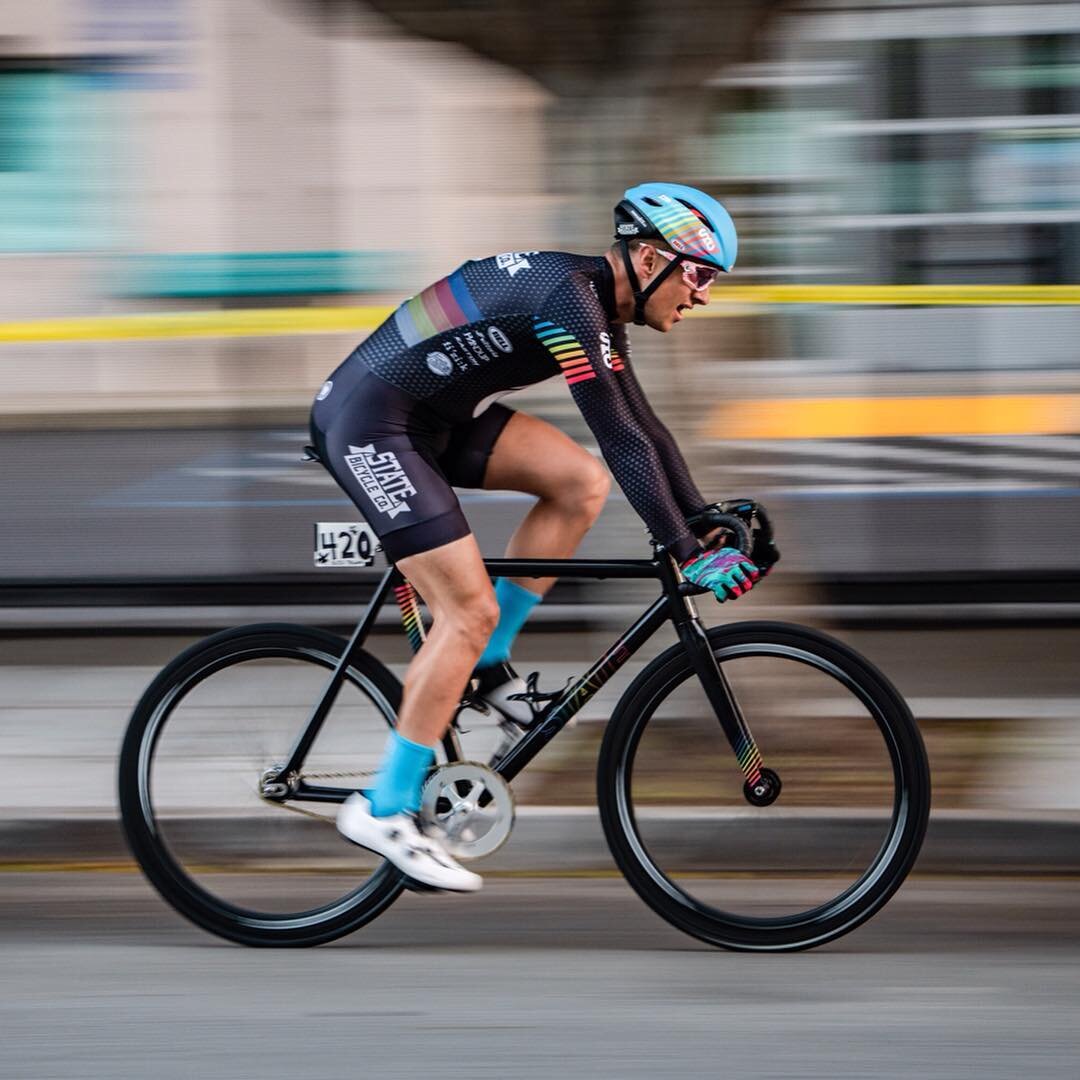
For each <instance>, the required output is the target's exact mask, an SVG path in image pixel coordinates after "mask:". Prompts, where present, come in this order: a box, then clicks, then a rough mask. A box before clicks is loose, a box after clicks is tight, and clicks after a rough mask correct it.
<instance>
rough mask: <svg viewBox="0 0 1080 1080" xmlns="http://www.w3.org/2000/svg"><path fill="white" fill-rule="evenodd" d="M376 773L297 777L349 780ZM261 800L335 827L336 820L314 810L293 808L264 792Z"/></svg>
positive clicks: (303, 776) (342, 773)
mask: <svg viewBox="0 0 1080 1080" xmlns="http://www.w3.org/2000/svg"><path fill="white" fill-rule="evenodd" d="M374 776H375V774H374V773H362V772H313V773H299V774H298V775H297V779H298V780H347V779H349V777H360V778H361V779H362V778H364V777H374ZM259 798H260V799H262V801H263V802H264V803H266V804H267V805H269V806H273V807H276V808H277V809H278V810H288V811H289V813H290V814H300V815H301V816H302V817H308V818H314V819H315V820H316V821H322V822H324V823H325V824H327V825H333V824H334V819H333V818H332V817H327V816H326V815H325V814H317V813H315V811H314V810H306V809H304V807H302V806H291V805H290V804H289V803H287V802H279V801H278V800H277V799H268V798H267V797H266V796H265V795H263V794H262V792H261V791H260V792H259Z"/></svg>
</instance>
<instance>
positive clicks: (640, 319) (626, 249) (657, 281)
mask: <svg viewBox="0 0 1080 1080" xmlns="http://www.w3.org/2000/svg"><path fill="white" fill-rule="evenodd" d="M619 249H620V250H621V251H622V257H623V266H625V267H626V276H627V278H628V279H629V281H630V289H631V291H632V292H633V294H634V325H635V326H644V325H645V305H646V304H647V303H648V301H649V297H650V296H652V294H653V293H654V292H656V290H657V289H658V288H660V286H661V285H662V284H663V283H664V281H665V280H666V279H667V276H668V274H671V273H674V272H675V270H677V269H678V268H679V267H680V266H681V265H682V259H673V260H672V261H671V262H669V263H668V264H667V265H666V266H665V267H664V269H663V270H661V271H660V273H659V274H657V275H656V277H655V278H653V280H652V281H651V282H650V283H649V285H648V286H647V287H646V288H645V289H642V287H641V282H640V281H639V280H638V276H637V270H635V269H634V260H633V259H631V258H630V242H629V241H628V240H627V239H626V238H625V237H620V238H619Z"/></svg>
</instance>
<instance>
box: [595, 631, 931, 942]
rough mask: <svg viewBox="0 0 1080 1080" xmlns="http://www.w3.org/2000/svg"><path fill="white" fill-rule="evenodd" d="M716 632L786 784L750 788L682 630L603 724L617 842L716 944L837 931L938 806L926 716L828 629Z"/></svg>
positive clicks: (891, 887)
mask: <svg viewBox="0 0 1080 1080" xmlns="http://www.w3.org/2000/svg"><path fill="white" fill-rule="evenodd" d="M708 635H709V640H710V642H711V644H712V649H713V654H714V655H715V657H716V660H717V662H718V664H719V667H720V670H721V671H722V672H723V674H724V676H725V678H726V679H727V682H728V686H729V687H730V689H731V692H732V694H733V695H734V698H735V700H736V701H737V702H738V705H739V708H740V710H741V712H742V714H743V717H744V718H745V720H746V723H747V726H748V727H749V729H750V731H751V732H752V734H753V736H754V740H755V742H756V743H757V746H758V748H759V749H760V751H761V754H762V759H763V761H764V763H765V765H766V766H767V768H768V769H769V770H772V771H773V772H774V774H775V776H776V778H777V781H778V783H777V790H778V794H775V795H774V797H771V798H769V799H768V800H766V801H765V804H764V805H755V800H754V798H753V792H752V790H751V789H750V788H749V786H748V785H747V784H745V778H744V776H743V774H742V772H741V771H740V769H739V766H738V763H737V762H736V760H735V755H734V753H733V752H732V750H731V747H730V745H729V744H728V742H727V739H726V738H725V736H724V733H723V730H722V729H721V727H720V723H719V721H718V720H717V718H716V714H715V713H714V712H713V710H712V708H711V706H710V705H709V703H708V700H707V698H706V696H705V694H704V692H703V691H702V689H701V685H700V683H699V682H698V680H697V679H696V678H695V677H694V673H693V670H692V668H691V665H690V661H689V658H688V657H687V655H686V653H685V651H684V650H683V648H682V646H681V645H676V646H673V647H672V648H670V649H668V650H667V651H666V652H665V653H663V654H661V655H660V656H658V657H657V658H656V659H655V660H654V661H652V663H650V664H649V665H648V666H647V667H646V668H645V669H644V670H643V671H642V672H641V674H640V675H639V676H638V677H637V679H635V680H634V682H633V684H632V685H631V686H630V687H629V688H628V689H627V691H626V693H625V694H624V695H623V697H622V699H621V700H620V701H619V704H618V706H617V708H616V710H615V713H614V715H613V717H612V720H611V723H610V724H609V726H608V729H607V732H606V733H605V737H604V742H603V745H602V747H601V751H600V761H599V769H598V777H597V780H598V795H599V804H600V816H601V820H602V822H603V825H604V832H605V835H606V837H607V841H608V844H609V846H610V847H611V851H612V854H613V855H614V857H615V861H616V862H617V864H618V866H619V869H620V870H621V871H622V873H623V874H624V875H625V877H626V879H627V881H628V882H629V883H630V885H631V886H632V887H633V888H634V890H635V891H636V892H637V893H638V895H639V896H641V898H642V899H643V900H644V901H645V902H646V903H647V904H648V905H649V906H650V907H651V908H653V910H654V911H656V912H657V913H658V914H659V915H661V916H662V917H663V918H664V919H666V920H667V921H668V922H670V923H672V924H673V925H674V926H676V927H678V928H679V929H680V930H683V931H685V932H686V933H688V934H691V935H693V936H694V937H697V938H700V939H701V940H703V941H707V942H709V943H711V944H713V945H719V946H723V947H725V948H730V949H744V950H753V951H780V950H792V949H804V948H809V947H810V946H814V945H820V944H823V943H824V942H826V941H831V940H833V939H834V938H837V937H839V936H840V935H841V934H846V933H847V932H848V931H849V930H853V929H854V928H855V927H856V926H858V925H859V924H860V923H862V922H864V921H865V920H866V919H868V918H870V916H871V915H873V914H874V912H875V911H877V910H878V909H879V908H881V906H882V905H883V904H884V903H885V902H886V901H887V900H888V899H889V897H890V896H892V894H893V893H894V892H895V891H896V890H897V889H898V888H899V886H900V884H901V883H902V882H903V880H904V878H905V876H906V875H907V873H908V871H909V870H910V869H911V867H912V865H913V864H914V862H915V858H916V856H917V855H918V853H919V847H920V845H921V844H922V839H923V834H924V832H925V830H926V823H927V819H928V817H929V811H930V774H929V768H928V765H927V760H926V751H925V749H924V748H923V743H922V738H921V736H920V734H919V730H918V728H917V727H916V725H915V721H914V719H913V718H912V716H911V713H910V711H909V710H908V708H907V706H906V704H905V703H904V700H903V698H901V697H900V695H899V694H898V693H897V691H896V690H895V689H894V688H893V687H892V685H891V684H890V683H889V682H888V680H887V679H886V678H885V677H884V676H883V675H882V674H881V673H880V672H879V671H878V670H877V669H876V668H875V667H874V666H873V665H872V664H870V663H869V662H868V661H867V660H864V659H863V658H862V657H860V656H859V655H858V654H857V653H855V652H854V651H853V650H851V649H850V648H848V647H847V646H846V645H843V644H842V643H840V642H839V641H836V640H834V639H833V638H830V637H828V636H827V635H825V634H822V633H819V632H816V631H812V630H807V629H804V628H802V627H798V626H789V625H785V624H783V623H769V622H760V623H740V624H735V625H730V626H723V627H714V628H713V629H711V630H709V631H708ZM759 801H760V800H759Z"/></svg>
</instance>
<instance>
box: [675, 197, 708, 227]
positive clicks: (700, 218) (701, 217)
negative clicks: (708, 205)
mask: <svg viewBox="0 0 1080 1080" xmlns="http://www.w3.org/2000/svg"><path fill="white" fill-rule="evenodd" d="M679 202H681V203H682V204H683V206H685V207H686V209H687V210H689V211H690V213H691V214H693V215H694V217H696V218H697V219H698V221H700V222H702V223H704V224H705V225H708V224H709V222H708V219H707V218H706V217H705V215H704V214H703V213H702V212H701V211H700V210H698V209H697V207H695V206H691V205H690V204H689V203H688V202H687V201H686V200H685V199H680V200H679Z"/></svg>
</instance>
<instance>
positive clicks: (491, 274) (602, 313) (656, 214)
mask: <svg viewBox="0 0 1080 1080" xmlns="http://www.w3.org/2000/svg"><path fill="white" fill-rule="evenodd" d="M737 246H738V242H737V237H736V232H735V226H734V223H733V222H732V220H731V217H730V216H729V215H728V213H727V211H726V210H725V209H724V208H723V206H721V205H720V203H718V202H717V201H716V200H714V199H712V198H711V197H710V196H708V195H706V194H705V193H704V192H701V191H698V190H696V189H694V188H691V187H686V186H683V185H680V184H666V183H665V184H660V183H649V184H641V185H639V186H637V187H634V188H631V189H630V190H628V191H627V192H626V193H625V195H624V197H623V199H622V201H620V202H619V204H618V206H617V207H616V208H615V242H614V243H613V244H612V246H611V248H610V249H609V250H608V251H607V252H606V253H605V254H603V255H600V256H585V255H571V254H568V253H565V252H548V251H543V252H541V251H515V252H507V253H505V254H502V255H497V256H494V257H492V258H487V259H481V260H477V261H470V262H466V263H465V264H463V265H462V266H460V267H458V269H456V270H455V271H454V272H453V273H451V274H450V275H449V276H448V277H445V278H443V279H442V280H441V281H438V282H436V283H435V284H434V285H431V286H429V287H428V288H426V289H425V290H424V291H423V292H421V293H420V294H419V295H417V296H414V297H412V298H411V299H409V300H407V301H405V302H404V303H403V304H402V305H401V306H400V307H399V308H398V309H397V310H396V311H395V312H394V314H393V315H392V316H390V317H389V318H388V319H387V320H386V321H385V322H384V323H382V325H381V326H379V327H378V328H377V329H376V330H375V331H374V332H373V333H372V334H371V336H370V337H368V338H367V339H366V340H365V341H364V342H363V343H362V344H361V345H360V346H359V347H358V348H357V349H356V350H355V351H354V352H353V353H352V354H351V355H350V356H349V357H348V358H347V359H346V360H345V361H344V363H342V364H341V365H340V366H339V367H338V368H337V369H336V370H335V371H334V372H333V373H332V374H331V376H330V378H329V379H328V380H327V381H326V382H325V383H324V384H323V386H322V389H321V390H320V391H319V393H318V395H317V397H316V399H315V403H314V405H313V407H312V414H311V432H312V438H313V440H314V442H315V445H316V447H317V448H318V451H319V454H320V456H321V458H322V461H323V463H324V464H325V466H326V467H327V468H328V469H329V471H330V472H331V474H332V475H333V476H334V478H335V479H336V480H337V482H338V483H339V484H340V485H341V487H342V488H343V489H344V490H345V491H346V493H347V494H348V495H349V496H350V498H352V499H353V501H354V502H355V503H356V505H357V506H358V507H359V509H360V511H361V513H362V514H363V515H364V516H365V517H366V518H367V520H368V522H369V523H370V524H371V526H372V527H373V528H374V530H375V532H376V533H377V534H378V536H379V538H380V540H381V542H382V545H383V549H384V551H385V552H386V554H387V557H388V558H390V559H391V560H393V561H394V562H395V563H396V564H397V566H398V567H399V569H400V570H401V572H402V573H403V574H404V575H405V577H406V578H407V579H408V580H409V581H410V582H411V583H412V584H413V585H414V586H415V588H416V589H417V591H418V592H419V593H420V595H421V596H422V597H423V599H424V601H425V603H426V604H427V606H428V609H429V610H430V611H431V613H432V617H433V618H432V626H431V630H430V633H429V634H428V638H427V641H426V642H425V643H424V645H423V646H422V647H421V648H420V650H419V651H418V652H417V654H416V656H415V657H414V658H413V661H412V663H411V664H410V665H409V668H408V671H407V672H406V676H405V688H404V698H403V701H402V707H401V711H400V714H399V717H398V723H397V727H396V729H395V730H394V731H392V732H391V733H390V735H389V738H388V741H387V747H386V751H385V754H384V757H383V761H382V764H381V767H380V769H379V772H378V775H377V778H376V781H375V786H374V788H373V789H372V790H371V791H370V793H369V794H370V800H369V799H368V798H367V797H365V796H364V795H362V794H359V793H357V794H354V795H352V796H350V797H349V799H348V800H347V801H346V802H345V804H344V805H343V806H342V807H341V809H340V811H339V814H338V828H339V830H340V831H341V833H342V834H343V835H344V836H345V837H347V838H348V839H350V840H351V841H353V842H354V843H357V844H359V845H361V846H363V847H366V848H369V849H371V850H373V851H375V852H377V853H378V854H380V855H382V856H384V857H385V858H387V859H389V860H390V861H391V862H393V863H394V864H395V865H396V866H398V867H399V868H400V869H402V870H403V871H404V872H405V873H406V875H408V876H409V877H410V878H412V879H413V880H414V881H417V882H420V883H421V884H423V885H426V886H430V887H433V888H436V889H446V890H452V891H462V892H469V891H474V890H476V889H478V888H479V887H480V884H481V879H480V877H479V876H478V875H477V874H474V873H472V872H471V871H469V870H467V869H465V868H464V867H462V866H461V865H459V864H458V863H457V862H456V861H455V860H454V859H453V858H452V857H451V856H450V854H449V853H448V852H447V851H446V849H445V847H444V846H443V844H442V843H441V842H440V839H439V837H438V836H437V835H427V834H425V833H424V832H423V831H422V829H421V827H420V824H419V820H418V818H417V812H418V810H419V807H420V791H421V787H422V784H423V781H424V778H425V776H426V774H427V772H428V770H429V769H430V767H431V765H432V763H433V762H434V757H435V754H434V747H435V746H436V745H437V744H438V742H439V740H440V739H441V738H442V736H443V734H444V733H445V731H446V729H447V727H448V726H449V724H450V721H451V718H452V716H453V712H454V708H455V707H456V705H457V703H458V701H459V700H460V698H461V695H462V691H463V689H464V688H465V686H466V684H467V683H468V681H469V679H470V677H475V678H476V679H477V680H478V684H479V688H480V689H479V693H480V694H481V695H482V696H483V697H484V698H485V700H487V701H488V702H489V703H490V704H491V705H492V706H493V707H494V708H496V709H497V710H498V712H499V713H500V715H501V716H502V717H503V718H504V721H505V722H506V723H508V724H514V723H516V724H520V725H524V724H527V723H528V721H529V719H531V712H530V711H529V709H528V706H527V704H526V703H525V702H524V701H522V700H518V701H514V700H513V695H515V694H520V693H521V692H522V691H523V690H524V689H525V687H524V685H523V683H522V681H521V680H520V679H519V678H518V677H517V675H516V674H515V673H514V671H513V669H512V668H511V667H510V665H509V659H510V648H511V645H512V643H513V640H514V638H515V636H516V634H517V632H518V631H519V630H520V629H521V627H522V626H523V625H524V623H525V620H526V618H527V617H528V615H529V612H530V611H531V609H532V608H533V607H534V606H535V605H536V604H537V603H538V602H539V601H540V599H541V598H542V597H543V595H544V593H546V592H547V590H548V589H549V588H550V587H551V585H552V584H553V582H554V579H553V578H548V579H541V580H536V579H522V580H503V579H500V580H499V581H498V582H497V583H496V585H495V588H494V589H493V588H492V585H491V581H490V579H489V577H488V574H487V572H486V571H485V569H484V565H483V562H482V560H481V555H480V550H479V548H478V546H477V543H476V540H475V538H474V536H473V535H472V533H471V531H470V529H469V526H468V523H467V522H466V520H465V518H464V516H463V514H462V512H461V507H460V506H459V504H458V500H457V497H456V496H455V495H454V492H453V490H452V487H451V485H453V486H457V487H473V488H491V489H500V490H514V491H522V492H526V493H528V494H530V495H535V496H536V497H537V499H538V501H537V502H536V504H535V505H534V506H533V507H532V508H531V509H530V510H529V512H528V514H526V516H525V518H524V520H523V521H522V522H521V524H520V525H519V526H518V528H517V531H516V532H515V533H514V535H513V537H512V539H511V540H510V544H509V547H508V548H507V556H508V557H511V558H546V559H556V558H568V557H570V556H571V555H573V553H574V551H575V550H576V548H577V545H578V543H579V542H580V541H581V538H582V537H583V536H584V534H585V533H586V531H587V530H588V529H589V527H590V526H591V525H592V523H593V522H594V521H595V520H596V518H597V516H598V515H599V513H600V511H601V509H602V508H603V505H604V501H605V499H606V497H607V493H608V487H609V482H608V478H607V473H606V471H605V470H604V468H603V466H602V465H601V464H600V462H599V461H597V460H596V458H594V457H593V456H592V455H591V454H590V453H588V451H586V450H585V449H584V448H582V447H580V446H578V445H577V444H576V443H575V442H573V441H572V440H571V439H570V438H568V437H567V436H566V435H565V434H563V433H562V432H560V431H559V430H558V429H557V428H554V427H552V426H551V425H550V424H547V423H545V422H544V421H541V420H538V419H536V418H535V417H531V416H527V415H525V414H523V413H517V412H513V411H512V410H510V409H508V408H506V407H505V406H503V405H500V404H497V403H496V402H497V399H498V398H500V397H502V396H503V395H505V394H507V393H509V392H511V391H512V390H516V389H520V388H521V387H523V386H529V385H532V384H534V383H538V382H541V381H543V380H545V379H548V378H550V377H552V376H557V375H560V374H561V376H562V377H563V378H564V379H565V380H566V383H567V384H568V386H569V390H570V393H571V395H572V397H573V399H574V402H575V403H576V404H577V406H578V408H579V409H580V410H581V413H582V415H583V416H584V418H585V420H586V422H587V423H588V425H589V427H590V429H591V430H592V432H593V434H594V435H595V436H596V440H597V442H598V444H599V446H600V450H601V453H602V454H603V456H604V460H605V461H606V462H607V464H608V466H609V468H610V470H611V473H612V474H613V475H614V477H615V479H616V480H617V481H618V482H619V485H620V487H621V488H622V490H623V492H624V493H625V495H626V497H627V499H628V500H629V502H630V504H631V506H633V508H634V510H635V511H636V512H637V513H638V514H639V515H640V516H641V518H642V520H643V521H644V522H645V524H646V526H647V527H648V529H649V531H650V533H651V534H652V535H653V536H654V537H655V538H656V539H657V540H658V541H659V542H660V543H661V544H663V545H664V547H665V548H666V549H667V551H668V552H669V553H670V554H671V555H672V556H673V557H674V558H675V559H676V560H677V561H678V562H679V564H680V566H681V567H682V572H683V574H684V575H685V577H686V578H688V579H689V580H690V581H693V582H695V583H697V584H700V585H702V586H704V587H707V588H710V589H712V590H713V592H714V593H715V595H716V596H717V598H718V599H720V600H724V599H726V598H728V597H735V596H740V595H741V594H742V593H743V592H745V591H746V590H748V589H749V588H751V587H752V585H753V583H754V581H755V580H756V579H757V577H758V571H757V569H756V567H755V566H754V565H753V563H751V562H750V561H749V560H748V559H747V558H746V557H745V556H743V555H742V554H741V553H740V552H738V551H736V550H734V549H731V548H721V549H720V550H710V549H707V548H705V547H703V546H702V543H701V541H700V540H699V539H698V537H697V536H695V534H694V530H693V529H692V528H691V527H690V526H689V525H688V524H687V521H688V519H689V518H692V517H693V515H694V514H695V513H696V512H697V511H699V510H701V509H702V508H703V507H704V506H705V505H706V500H705V498H704V497H703V496H702V494H701V493H700V491H698V489H697V487H696V486H695V485H694V482H693V480H692V479H691V478H690V474H689V472H688V470H687V467H686V462H685V460H684V459H683V456H682V454H681V453H680V452H679V449H678V447H677V446H676V444H675V441H674V439H673V438H672V437H671V434H670V433H669V431H668V430H667V428H666V427H664V425H663V424H662V423H661V422H660V421H659V420H658V419H657V417H656V415H655V413H654V412H653V411H652V408H651V407H650V406H649V403H648V402H647V400H646V398H645V395H644V393H643V392H642V389H641V386H640V384H639V383H638V381H637V379H636V377H635V376H634V373H633V370H632V368H631V366H630V350H629V342H628V337H627V330H626V327H627V324H628V323H631V322H633V323H634V324H636V325H638V326H650V327H652V328H653V329H654V330H659V331H661V332H662V333H666V332H667V331H668V330H670V329H671V327H672V326H674V325H675V324H676V323H678V322H680V321H681V320H682V318H683V316H684V315H685V313H686V312H687V311H689V310H691V309H692V308H693V307H695V306H697V305H702V304H706V303H708V301H709V287H710V286H711V284H712V283H713V281H714V279H715V278H716V277H717V275H718V274H719V273H720V272H721V271H725V272H726V271H730V270H731V268H732V266H733V265H734V263H735V256H736V251H737ZM703 539H705V541H706V542H707V541H708V540H709V539H711V536H706V537H704V538H703Z"/></svg>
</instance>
